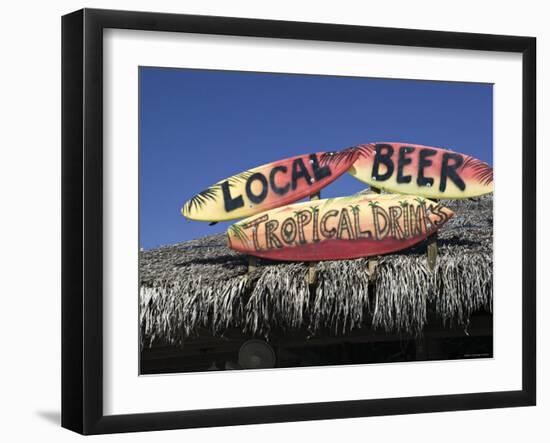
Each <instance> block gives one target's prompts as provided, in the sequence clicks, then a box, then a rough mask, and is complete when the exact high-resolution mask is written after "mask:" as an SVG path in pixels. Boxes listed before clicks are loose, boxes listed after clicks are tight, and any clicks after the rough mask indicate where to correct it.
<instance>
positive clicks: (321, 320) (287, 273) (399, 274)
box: [139, 196, 493, 346]
mask: <svg viewBox="0 0 550 443" xmlns="http://www.w3.org/2000/svg"><path fill="white" fill-rule="evenodd" d="M442 203H443V204H444V205H445V206H447V207H449V208H450V209H452V210H453V211H455V216H454V217H453V218H452V219H451V220H450V221H449V222H447V224H446V225H445V226H443V228H442V229H441V230H440V231H439V239H438V247H439V256H438V259H437V263H436V266H435V268H434V269H433V270H430V269H429V268H428V265H427V260H426V244H425V243H424V244H420V245H418V246H416V247H415V248H411V249H409V250H406V251H402V252H400V253H395V254H389V255H385V256H381V257H379V260H378V265H377V267H376V268H375V271H374V272H373V275H369V272H368V264H367V263H368V259H357V260H341V261H328V262H320V263H318V264H316V265H315V270H316V281H315V284H313V285H310V284H309V279H308V272H309V267H308V266H309V265H308V264H307V263H282V262H267V261H261V260H259V262H258V267H257V269H256V270H255V271H254V272H252V273H248V259H247V257H246V256H244V255H242V254H240V253H238V252H235V251H233V250H231V249H229V248H228V247H227V245H226V237H225V235H224V234H219V235H212V236H208V237H204V238H201V239H198V240H193V241H188V242H185V243H179V244H175V245H172V246H165V247H161V248H157V249H152V250H147V251H141V252H140V265H139V269H140V285H141V290H140V322H141V332H142V334H141V336H142V344H143V345H144V346H149V345H151V344H152V343H163V344H172V345H179V344H182V343H183V340H184V339H185V338H186V337H188V336H192V335H194V334H196V333H197V331H199V329H201V328H207V329H208V330H209V331H210V332H211V333H212V334H214V335H223V333H224V331H226V330H228V329H230V328H237V329H240V330H242V332H243V333H245V334H248V335H261V336H269V335H270V334H272V333H274V332H275V331H277V332H280V331H285V330H288V329H300V328H302V329H303V328H305V329H306V330H308V331H309V332H310V333H311V334H320V333H329V334H342V333H346V332H348V331H350V330H352V329H356V328H364V327H371V328H381V329H383V330H386V331H391V332H402V333H412V334H416V333H419V332H420V331H421V330H422V329H423V328H424V326H425V325H426V322H427V318H428V313H429V312H433V313H434V314H435V315H436V316H437V317H438V318H439V319H441V320H442V321H443V322H444V323H445V324H447V325H450V324H458V325H467V323H468V320H469V318H470V316H471V315H472V313H473V312H475V311H479V310H485V311H488V312H491V310H492V293H493V243H492V242H493V234H492V225H493V199H492V196H485V197H482V198H479V199H476V200H475V201H474V200H458V201H442Z"/></svg>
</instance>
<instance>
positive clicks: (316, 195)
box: [309, 191, 321, 200]
mask: <svg viewBox="0 0 550 443" xmlns="http://www.w3.org/2000/svg"><path fill="white" fill-rule="evenodd" d="M320 198H321V191H317V192H316V193H315V194H311V195H310V196H309V199H310V200H319V199H320Z"/></svg>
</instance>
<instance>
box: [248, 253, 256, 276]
mask: <svg viewBox="0 0 550 443" xmlns="http://www.w3.org/2000/svg"><path fill="white" fill-rule="evenodd" d="M257 267H258V259H257V258H256V257H254V256H253V255H249V256H248V273H249V274H251V273H252V272H254V271H255V270H256V268H257Z"/></svg>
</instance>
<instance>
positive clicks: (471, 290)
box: [430, 252, 493, 326]
mask: <svg viewBox="0 0 550 443" xmlns="http://www.w3.org/2000/svg"><path fill="white" fill-rule="evenodd" d="M433 285H434V290H433V291H432V292H431V294H432V296H431V298H430V301H432V302H433V303H434V304H435V309H436V312H437V314H438V315H439V316H440V317H441V318H442V320H443V323H444V324H448V323H450V322H453V321H454V322H456V323H457V324H459V325H462V326H466V325H467V324H468V321H469V318H470V317H471V315H472V313H473V312H475V311H478V310H482V309H483V310H485V311H487V312H492V308H493V257H492V254H488V253H483V252H482V253H478V254H466V255H450V254H445V256H444V257H442V260H439V261H438V263H437V266H436V268H435V270H434V273H433Z"/></svg>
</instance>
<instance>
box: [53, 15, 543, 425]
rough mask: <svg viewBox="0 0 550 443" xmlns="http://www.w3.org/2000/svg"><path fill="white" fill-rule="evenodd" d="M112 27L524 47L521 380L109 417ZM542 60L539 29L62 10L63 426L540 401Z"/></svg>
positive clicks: (263, 419)
mask: <svg viewBox="0 0 550 443" xmlns="http://www.w3.org/2000/svg"><path fill="white" fill-rule="evenodd" d="M107 28H119V29H133V30H148V31H172V32H192V33H200V34H217V35H227V36H253V37H270V38H280V39H302V40H318V41H332V42H353V43H370V44H378V45H399V46H417V47H431V48H455V49H470V50H482V51H504V52H512V53H520V54H522V63H523V86H522V87H523V98H522V100H523V105H522V106H523V109H522V111H523V114H522V115H523V117H522V118H523V120H522V126H523V140H522V142H523V146H522V166H521V169H522V181H523V208H522V211H523V214H522V220H523V232H522V240H523V246H522V248H523V250H522V257H521V262H522V276H521V277H522V334H523V335H522V389H521V390H517V391H506V392H479V393H471V394H457V395H436V396H422V397H404V398H392V399H370V400H357V401H335V402H334V401H333V402H324V403H307V404H288V405H265V406H261V407H238V408H228V409H208V410H190V411H168V412H161V413H142V414H131V415H109V416H106V415H105V414H104V412H103V407H102V405H103V373H102V371H103V369H102V367H103V366H102V365H103V342H102V324H103V319H102V312H103V311H102V307H103V299H102V282H103V280H102V278H103V275H102V267H103V247H102V244H103V226H102V223H103V210H102V206H103V197H102V195H103V193H102V191H103V182H102V178H103V147H102V138H103V111H102V109H103V88H102V83H103V38H102V36H103V30H104V29H107ZM535 66H536V39H535V38H533V37H516V36H503V35H484V34H470V33H456V32H440V31H423V30H411V29H390V28H378V27H363V26H348V25H336V24H319V23H300V22H288V21H273V20H257V19H243V18H229V17H210V16H196V15H177V14H161V13H149V12H126V11H109V10H96V9H83V10H80V11H76V12H73V13H71V14H68V15H65V16H64V17H63V18H62V426H63V427H65V428H68V429H71V430H73V431H76V432H79V433H82V434H104V433H115V432H132V431H150V430H161V429H178V428H195V427H211V426H228V425H239V424H254V423H273V422H288V421H301V420H320V419H331V418H346V417H363V416H380V415H390V414H412V413H424V412H437V411H457V410H467V409H485V408H502V407H513V406H529V405H535V402H536V354H535V350H536V342H535V333H536V323H535V321H536V316H535V309H536V275H535V274H536V132H535V131H536V119H535V115H536V96H535V95H536V89H535V85H536V69H535ZM514 295H515V294H514Z"/></svg>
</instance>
